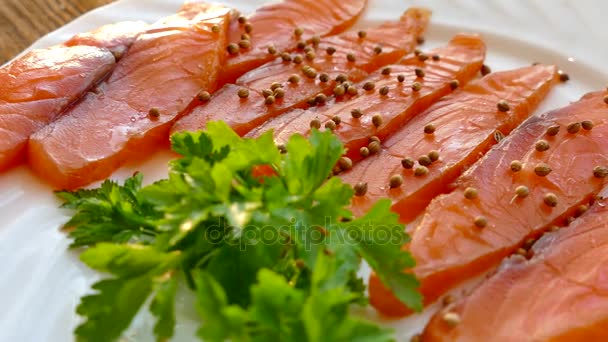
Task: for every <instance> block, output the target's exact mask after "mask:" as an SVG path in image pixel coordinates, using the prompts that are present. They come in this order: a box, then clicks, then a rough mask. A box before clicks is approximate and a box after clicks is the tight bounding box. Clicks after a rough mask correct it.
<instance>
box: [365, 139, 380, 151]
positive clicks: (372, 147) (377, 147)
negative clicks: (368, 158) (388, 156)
mask: <svg viewBox="0 0 608 342" xmlns="http://www.w3.org/2000/svg"><path fill="white" fill-rule="evenodd" d="M367 148H368V149H369V153H370V154H376V153H378V152H380V143H379V142H377V141H372V142H370V143H369V144H368V145H367Z"/></svg>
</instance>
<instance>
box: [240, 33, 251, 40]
mask: <svg viewBox="0 0 608 342" xmlns="http://www.w3.org/2000/svg"><path fill="white" fill-rule="evenodd" d="M241 39H243V40H251V36H250V35H248V34H247V33H243V34H242V35H241Z"/></svg>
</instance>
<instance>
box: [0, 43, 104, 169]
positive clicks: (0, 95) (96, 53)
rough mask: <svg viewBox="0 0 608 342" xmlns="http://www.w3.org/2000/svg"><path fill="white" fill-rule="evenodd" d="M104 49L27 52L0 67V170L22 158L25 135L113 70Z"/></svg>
mask: <svg viewBox="0 0 608 342" xmlns="http://www.w3.org/2000/svg"><path fill="white" fill-rule="evenodd" d="M114 65H115V59H114V56H112V54H111V53H110V52H109V51H108V50H106V49H100V48H97V47H91V46H74V47H65V46H55V47H51V48H47V49H39V50H32V51H30V52H28V53H27V54H25V55H23V56H22V57H19V58H18V59H16V60H14V61H13V62H11V63H9V64H7V65H5V66H4V67H2V68H0V171H2V170H5V169H8V168H9V167H12V166H14V165H16V164H18V163H20V162H22V161H23V160H24V157H25V147H26V144H27V141H28V138H29V137H30V135H31V134H32V133H34V132H36V131H37V130H39V129H40V128H42V127H43V126H45V125H46V124H48V123H49V122H51V121H53V120H54V119H55V118H57V117H58V116H59V115H60V114H61V113H62V112H63V111H64V109H65V108H66V107H68V106H69V105H70V104H72V103H74V101H76V100H77V99H78V98H80V97H81V96H82V95H83V94H84V93H85V92H86V91H87V90H88V89H89V88H91V87H92V86H93V85H94V84H96V83H97V82H98V81H99V80H100V79H102V78H103V77H105V76H106V75H107V73H108V72H109V71H110V70H111V69H112V68H113V67H114Z"/></svg>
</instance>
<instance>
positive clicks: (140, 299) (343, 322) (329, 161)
mask: <svg viewBox="0 0 608 342" xmlns="http://www.w3.org/2000/svg"><path fill="white" fill-rule="evenodd" d="M207 127H208V128H207V130H206V131H202V132H196V133H180V134H176V135H173V136H172V138H171V142H172V148H173V150H174V151H175V152H177V153H179V154H181V155H182V157H181V158H178V159H176V160H174V161H171V162H170V163H169V176H168V178H167V179H164V180H161V181H158V182H155V183H154V184H151V185H149V186H146V187H142V179H143V178H142V175H141V174H136V175H134V176H133V177H131V178H129V179H127V181H126V182H125V183H124V184H123V185H119V184H117V183H115V182H112V181H106V182H104V183H103V184H102V185H101V187H100V188H98V189H94V190H79V191H75V192H67V191H62V192H58V193H57V196H58V197H59V198H60V199H62V200H63V202H64V204H63V207H65V208H66V209H71V210H73V211H74V216H73V217H72V219H71V220H70V221H69V222H68V223H67V224H66V226H67V227H70V228H71V229H73V230H72V231H71V233H70V236H71V237H72V238H73V239H74V242H73V244H72V246H88V247H89V249H88V250H86V251H85V252H84V253H82V255H81V259H82V261H83V262H85V263H86V264H87V265H89V266H90V267H91V268H93V269H96V270H99V271H102V272H107V273H109V274H111V275H112V278H109V279H105V280H102V281H100V282H98V283H97V284H95V285H94V286H93V289H94V290H95V291H96V292H95V293H93V294H91V295H88V296H85V297H84V298H82V301H81V304H80V305H79V306H78V309H77V312H78V314H80V315H81V316H83V317H84V318H85V321H84V323H83V324H82V325H80V326H79V327H78V328H77V329H76V335H77V337H78V339H79V340H83V341H89V340H90V341H111V340H114V339H117V338H119V337H120V335H121V334H122V332H123V331H124V330H125V329H126V328H127V327H128V326H129V324H130V322H131V321H132V319H133V317H134V316H135V315H136V314H137V312H139V311H140V310H141V309H142V306H143V305H144V304H145V303H146V302H148V300H150V303H151V304H150V311H151V312H152V314H153V315H154V316H155V318H156V324H155V326H154V334H155V335H156V338H157V339H158V340H159V341H163V340H166V339H168V338H171V337H172V336H173V334H174V328H175V324H176V322H175V312H174V311H175V304H174V302H175V296H176V291H178V289H179V288H181V287H180V286H179V282H180V281H182V280H185V283H186V285H187V286H188V287H189V288H190V289H192V290H194V291H195V292H196V296H197V303H196V308H197V310H198V312H199V315H200V317H201V328H200V329H199V331H198V333H197V335H198V336H199V337H200V338H202V339H204V340H206V341H224V340H232V341H269V340H284V341H303V342H305V341H311V342H312V341H314V342H316V341H370V342H376V341H378V342H379V341H389V340H391V333H390V331H389V330H387V329H383V328H380V327H377V326H375V325H374V324H372V323H369V322H366V321H364V320H362V319H360V318H356V317H354V316H353V315H352V314H351V313H350V310H349V307H350V306H351V305H353V304H355V305H366V304H367V299H366V298H365V286H364V282H363V280H362V279H361V278H360V277H359V276H358V270H359V268H360V265H361V261H362V259H365V260H366V261H367V263H368V264H369V265H370V266H371V267H372V268H373V269H374V270H375V272H376V273H377V274H378V275H379V277H380V279H381V280H382V281H383V282H384V283H385V284H387V285H388V286H389V287H390V288H391V289H392V290H393V291H394V292H395V294H396V295H397V297H398V298H399V299H400V300H402V301H404V302H405V303H406V304H408V305H409V306H410V307H412V308H414V309H419V308H421V305H422V304H421V303H422V299H421V296H420V295H419V294H418V293H417V292H416V289H417V286H418V283H417V282H416V280H415V279H414V277H413V276H412V275H409V274H408V273H405V271H406V270H407V269H408V268H411V267H413V265H414V261H413V260H412V258H411V256H410V255H409V254H408V253H407V252H405V251H402V250H401V246H402V245H403V244H404V243H406V242H407V241H408V236H407V235H406V234H405V231H404V227H403V225H401V224H399V221H398V217H397V215H396V214H394V213H392V212H391V211H390V203H389V202H388V201H380V202H379V203H378V204H376V205H375V206H374V207H373V208H372V209H371V211H370V212H369V213H367V214H366V215H364V216H362V217H359V218H354V217H353V215H352V212H351V211H350V210H348V206H349V204H350V200H351V198H352V196H353V189H352V188H351V186H350V185H348V184H345V183H343V182H342V181H341V180H340V179H339V178H337V177H331V175H332V169H333V168H334V166H335V164H336V162H337V161H338V160H339V158H340V157H341V155H342V154H343V153H344V148H343V146H342V144H341V143H340V141H339V140H338V139H337V138H336V137H335V136H334V135H333V134H331V132H319V131H317V130H313V132H312V133H311V136H310V137H309V138H304V137H302V136H299V135H294V136H292V137H290V139H289V141H288V143H287V144H286V149H287V153H285V154H281V153H280V151H279V150H278V148H277V147H276V145H275V143H274V141H273V136H272V132H268V133H266V134H264V135H262V136H261V137H259V138H256V139H243V138H240V137H239V136H238V135H237V134H236V133H234V132H233V131H232V130H231V129H230V127H228V125H226V124H225V123H223V122H212V123H209V124H208V125H207ZM382 237H385V238H384V239H383V238H382ZM387 238H388V239H387Z"/></svg>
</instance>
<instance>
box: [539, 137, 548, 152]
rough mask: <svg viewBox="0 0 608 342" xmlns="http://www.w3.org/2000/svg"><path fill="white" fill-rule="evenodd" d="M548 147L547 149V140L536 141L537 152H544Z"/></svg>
mask: <svg viewBox="0 0 608 342" xmlns="http://www.w3.org/2000/svg"><path fill="white" fill-rule="evenodd" d="M548 149H549V143H548V142H547V140H542V139H541V140H539V141H537V142H536V150H537V151H538V152H545V151H546V150H548Z"/></svg>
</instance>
